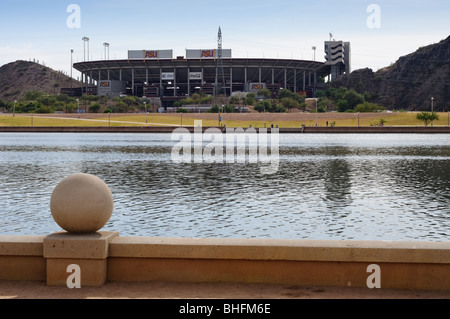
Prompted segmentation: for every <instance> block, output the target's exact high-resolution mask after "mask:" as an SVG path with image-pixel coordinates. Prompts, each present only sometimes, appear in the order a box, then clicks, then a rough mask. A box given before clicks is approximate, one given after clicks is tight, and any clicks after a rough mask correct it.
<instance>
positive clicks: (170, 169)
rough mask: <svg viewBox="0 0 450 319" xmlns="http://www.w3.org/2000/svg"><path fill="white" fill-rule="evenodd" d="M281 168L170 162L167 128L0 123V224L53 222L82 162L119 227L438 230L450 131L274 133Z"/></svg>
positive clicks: (373, 232)
mask: <svg viewBox="0 0 450 319" xmlns="http://www.w3.org/2000/svg"><path fill="white" fill-rule="evenodd" d="M279 139H280V141H279V145H280V148H279V169H278V172H277V173H275V174H271V175H263V174H261V171H260V165H261V164H260V163H253V164H250V163H234V164H232V163H210V164H206V163H201V164H200V163H198V164H197V163H174V162H173V161H172V160H171V151H172V149H173V147H174V145H175V144H176V141H172V140H171V135H170V134H81V133H74V134H70V133H65V134H55V133H53V134H52V133H47V134H45V133H43V134H40V133H1V134H0V167H1V175H0V203H1V211H0V234H12V235H18V234H23V235H45V234H51V233H53V232H57V231H60V230H61V229H60V228H59V226H58V225H57V224H56V223H55V222H54V221H53V218H52V216H51V213H50V208H49V202H50V196H51V193H52V191H53V189H54V187H55V186H56V185H57V184H58V183H59V182H60V181H61V180H62V179H63V178H65V177H66V176H68V175H70V174H74V173H80V172H83V173H90V174H94V175H97V176H98V177H100V178H101V179H103V180H104V181H105V182H106V183H107V184H108V186H109V187H110V189H111V191H112V193H113V196H114V212H113V215H112V217H111V219H110V221H109V222H108V224H107V225H106V226H105V227H104V228H103V229H102V230H115V231H119V232H120V235H121V236H157V237H202V238H205V237H222V238H224V237H228V238H286V239H332V240H337V239H346V240H420V241H447V240H448V239H449V235H450V218H449V216H450V136H449V135H444V134H443V135H440V134H437V135H428V134H424V135H421V134H398V135H397V134H379V135H376V134H342V135H328V134H292V135H291V134H281V135H280V136H279Z"/></svg>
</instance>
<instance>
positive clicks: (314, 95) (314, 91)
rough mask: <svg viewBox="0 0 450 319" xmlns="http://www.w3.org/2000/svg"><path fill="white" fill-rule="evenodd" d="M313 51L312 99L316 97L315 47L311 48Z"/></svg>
mask: <svg viewBox="0 0 450 319" xmlns="http://www.w3.org/2000/svg"><path fill="white" fill-rule="evenodd" d="M312 49H313V51H314V85H313V97H316V49H317V48H316V47H315V46H313V47H312Z"/></svg>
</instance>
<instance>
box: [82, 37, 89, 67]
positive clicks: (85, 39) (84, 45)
mask: <svg viewBox="0 0 450 319" xmlns="http://www.w3.org/2000/svg"><path fill="white" fill-rule="evenodd" d="M81 40H83V41H84V44H83V49H84V61H86V42H87V52H88V54H87V55H88V59H87V60H88V61H89V38H88V37H83V38H81Z"/></svg>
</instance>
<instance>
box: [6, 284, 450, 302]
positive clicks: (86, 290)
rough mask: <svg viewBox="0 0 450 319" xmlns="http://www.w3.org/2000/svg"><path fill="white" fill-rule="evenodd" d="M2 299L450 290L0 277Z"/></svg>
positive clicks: (400, 294) (410, 294)
mask: <svg viewBox="0 0 450 319" xmlns="http://www.w3.org/2000/svg"><path fill="white" fill-rule="evenodd" d="M0 299H450V291H411V290H395V289H368V288H354V287H349V288H347V287H345V288H337V287H298V286H289V285H265V284H231V283H168V282H133V283H129V282H108V283H106V284H105V285H103V286H101V287H81V288H80V289H69V288H67V287H52V286H47V285H46V283H45V282H28V281H0Z"/></svg>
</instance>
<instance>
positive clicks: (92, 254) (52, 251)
mask: <svg viewBox="0 0 450 319" xmlns="http://www.w3.org/2000/svg"><path fill="white" fill-rule="evenodd" d="M116 236H119V233H118V232H96V233H92V234H71V233H67V232H58V233H55V234H52V235H49V236H47V237H45V238H44V250H43V254H44V257H45V258H82V259H105V258H107V257H108V252H109V249H108V245H109V242H110V241H111V240H112V239H113V238H114V237H116Z"/></svg>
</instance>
